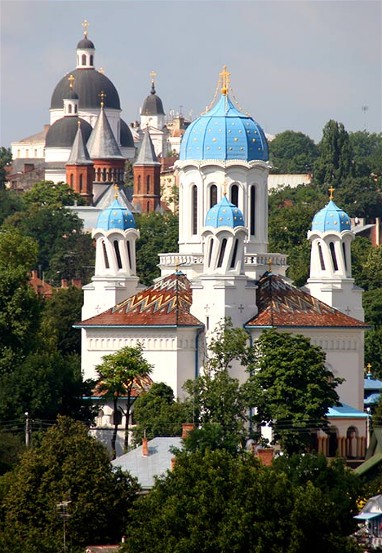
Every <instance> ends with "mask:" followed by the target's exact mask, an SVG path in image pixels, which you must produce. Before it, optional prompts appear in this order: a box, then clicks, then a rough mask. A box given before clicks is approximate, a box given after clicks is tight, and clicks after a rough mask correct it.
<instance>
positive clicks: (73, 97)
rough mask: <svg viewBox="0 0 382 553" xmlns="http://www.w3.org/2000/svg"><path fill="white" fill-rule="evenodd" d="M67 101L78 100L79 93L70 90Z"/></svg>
mask: <svg viewBox="0 0 382 553" xmlns="http://www.w3.org/2000/svg"><path fill="white" fill-rule="evenodd" d="M65 100H78V94H77V92H74V90H73V89H72V88H70V89H69V92H68V94H67V95H66V96H65Z"/></svg>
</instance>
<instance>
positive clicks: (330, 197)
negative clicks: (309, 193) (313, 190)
mask: <svg viewBox="0 0 382 553" xmlns="http://www.w3.org/2000/svg"><path fill="white" fill-rule="evenodd" d="M328 190H329V200H332V199H333V192H334V191H335V188H333V186H331V187H330V188H328Z"/></svg>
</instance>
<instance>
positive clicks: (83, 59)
mask: <svg viewBox="0 0 382 553" xmlns="http://www.w3.org/2000/svg"><path fill="white" fill-rule="evenodd" d="M82 65H86V56H85V54H82Z"/></svg>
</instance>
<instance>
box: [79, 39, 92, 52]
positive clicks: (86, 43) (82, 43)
mask: <svg viewBox="0 0 382 553" xmlns="http://www.w3.org/2000/svg"><path fill="white" fill-rule="evenodd" d="M77 48H81V50H85V49H87V48H88V49H91V48H92V49H93V50H94V49H95V46H94V44H93V43H92V41H91V40H89V39H88V38H83V39H81V40H80V41H79V43H78V44H77Z"/></svg>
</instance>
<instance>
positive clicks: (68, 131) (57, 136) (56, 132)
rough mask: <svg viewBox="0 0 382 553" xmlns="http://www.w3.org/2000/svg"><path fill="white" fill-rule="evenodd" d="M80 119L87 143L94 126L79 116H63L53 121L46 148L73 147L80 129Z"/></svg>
mask: <svg viewBox="0 0 382 553" xmlns="http://www.w3.org/2000/svg"><path fill="white" fill-rule="evenodd" d="M78 121H81V129H82V134H83V137H84V141H85V143H86V142H87V141H88V139H89V136H90V133H91V132H92V126H91V125H90V124H89V123H88V122H87V121H85V120H84V119H79V118H78V117H62V119H58V120H57V121H55V122H54V123H53V125H52V126H51V127H50V129H49V130H48V132H47V134H46V139H45V148H71V147H72V145H73V142H74V139H75V137H76V134H77V130H78Z"/></svg>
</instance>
